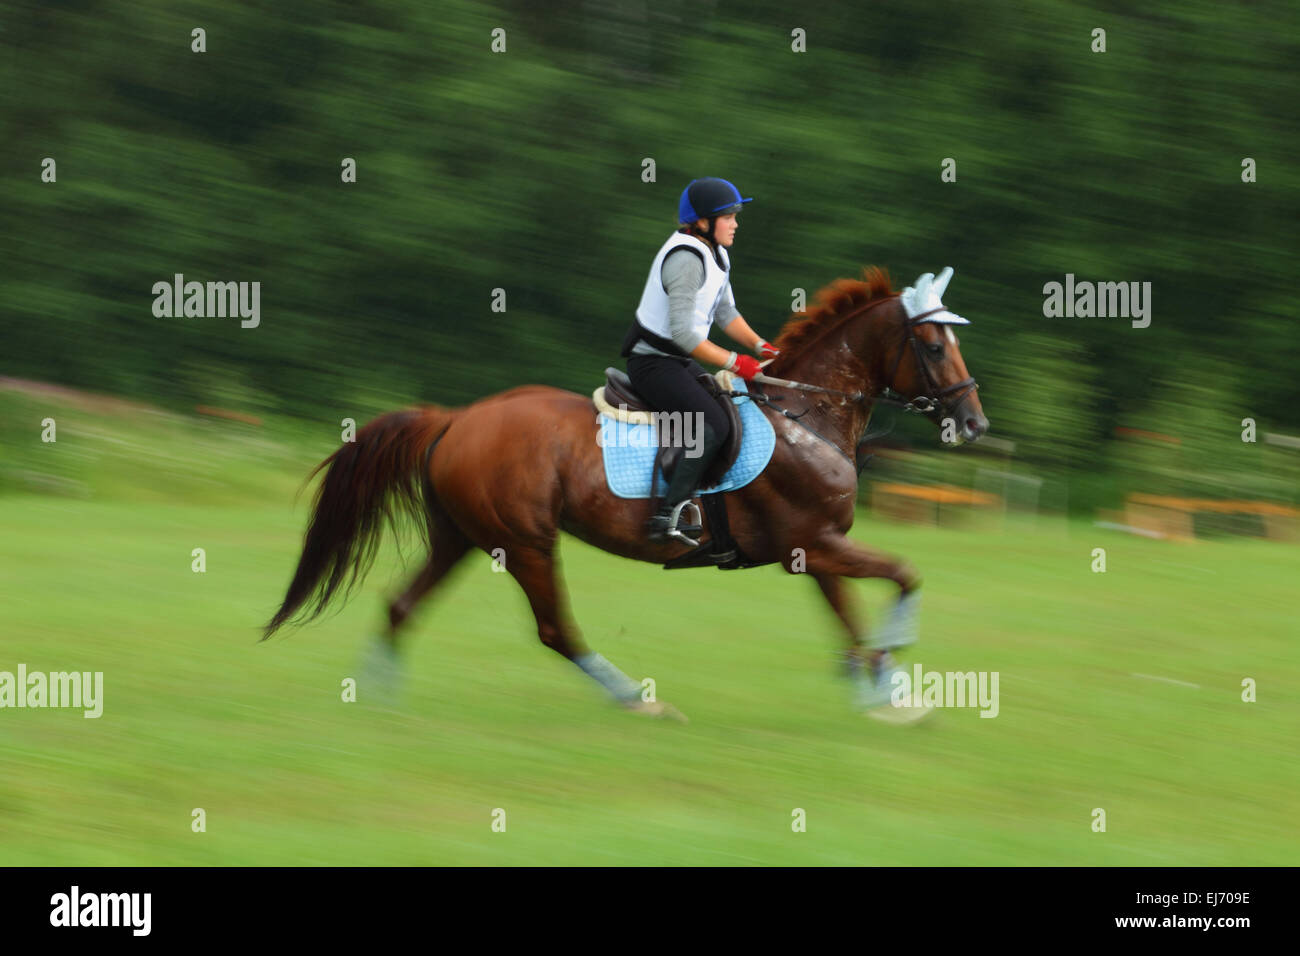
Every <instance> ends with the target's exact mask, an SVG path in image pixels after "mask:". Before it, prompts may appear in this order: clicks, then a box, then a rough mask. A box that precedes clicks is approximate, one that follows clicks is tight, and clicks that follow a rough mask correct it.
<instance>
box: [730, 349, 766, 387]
mask: <svg viewBox="0 0 1300 956" xmlns="http://www.w3.org/2000/svg"><path fill="white" fill-rule="evenodd" d="M731 371H733V372H735V373H736V374H737V375H739V376H740V377H741V378H743V379H744V380H745V381H746V382H748V381H749V380H750V379H751V378H753V377H754V376H755V375H757V374H758V373H759V372H761V371H763V369H762V368H761V367H760V366H759V364H758V359H756V358H754V357H753V356H750V355H737V356H736V360H735V361H734V362H732V363H731Z"/></svg>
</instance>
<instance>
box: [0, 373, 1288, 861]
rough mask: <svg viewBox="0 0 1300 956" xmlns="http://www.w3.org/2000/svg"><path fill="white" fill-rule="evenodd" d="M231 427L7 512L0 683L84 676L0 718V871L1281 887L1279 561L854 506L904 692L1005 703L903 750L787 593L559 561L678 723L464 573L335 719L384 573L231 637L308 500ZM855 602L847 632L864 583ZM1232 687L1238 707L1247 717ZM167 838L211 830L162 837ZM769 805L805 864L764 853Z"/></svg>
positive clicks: (507, 591) (282, 563) (1283, 786)
mask: <svg viewBox="0 0 1300 956" xmlns="http://www.w3.org/2000/svg"><path fill="white" fill-rule="evenodd" d="M11 400H12V399H11ZM57 414H58V415H59V416H60V432H59V443H58V444H59V447H58V449H57V451H58V453H59V454H60V455H66V454H68V453H70V452H71V451H73V450H74V447H78V443H80V445H79V447H80V448H81V450H82V451H83V452H84V453H86V454H90V453H91V452H90V451H88V450H87V449H88V448H89V447H90V442H91V437H90V436H91V435H92V434H93V433H94V432H95V427H96V426H95V425H94V420H93V419H92V418H91V417H90V415H89V413H87V412H85V411H77V410H74V409H71V408H64V409H62V410H60V411H58V413H57ZM11 420H12V419H11ZM117 421H118V424H116V425H105V424H103V421H100V425H99V426H98V427H101V428H103V429H106V430H107V431H108V432H109V433H111V436H110V437H118V438H120V439H121V440H122V441H124V442H131V443H134V444H136V445H139V446H143V445H148V444H149V443H150V442H151V441H152V442H154V443H155V445H154V446H153V448H152V452H154V453H157V454H159V455H161V454H163V453H164V445H165V446H166V447H169V448H171V450H172V453H173V454H178V455H179V453H180V452H181V451H185V450H186V449H185V447H184V446H183V445H179V446H178V445H177V444H175V443H177V442H184V441H187V440H189V439H188V438H186V437H185V436H184V429H185V428H186V427H189V428H193V427H198V426H195V425H194V424H193V423H190V424H189V425H188V426H185V425H183V423H175V422H174V423H173V424H174V425H175V427H176V428H179V429H181V430H180V431H176V432H171V431H167V430H166V429H162V430H161V431H160V429H159V426H158V425H157V423H156V422H138V421H134V420H132V419H127V418H123V417H122V416H120V415H119V416H118V419H117ZM65 426H66V427H65ZM224 427H225V431H222V430H221V429H215V430H214V431H213V433H212V435H211V436H210V438H211V440H212V441H213V442H216V443H217V444H218V445H220V446H221V447H224V448H226V449H227V450H228V451H230V454H228V455H226V456H225V457H224V458H220V459H217V458H214V459H213V465H212V468H211V469H210V471H209V472H208V473H207V475H206V476H204V477H206V478H207V479H208V480H210V482H211V485H210V488H209V491H210V494H208V495H204V494H201V493H199V491H197V490H196V488H197V486H190V485H187V484H186V480H187V479H185V478H184V477H183V476H182V477H176V478H175V479H174V481H173V483H172V484H170V485H169V482H168V476H169V472H167V471H166V469H165V468H164V467H162V466H161V465H159V466H158V470H157V471H156V473H155V475H154V480H153V481H152V482H151V483H150V486H151V487H152V488H153V489H155V490H153V491H145V490H143V489H138V490H137V491H136V492H132V491H131V490H130V482H126V481H110V480H106V481H105V482H104V483H103V485H104V486H105V487H112V488H113V489H114V490H113V493H112V494H106V493H100V491H99V489H100V487H101V484H100V482H99V481H98V480H97V478H96V476H95V475H94V474H89V475H87V477H86V479H85V481H86V485H85V487H84V489H83V492H84V493H82V494H80V495H73V494H69V495H65V496H62V497H60V496H54V495H50V494H34V493H31V492H30V491H14V490H12V487H11V492H10V493H9V494H7V495H5V496H3V497H0V529H2V530H3V539H4V547H3V548H0V580H2V581H3V582H4V584H5V588H4V590H5V598H4V601H3V604H2V605H0V638H2V639H0V670H10V671H12V670H14V669H15V668H16V666H17V664H18V663H19V662H23V663H26V664H27V666H28V668H29V670H65V669H78V670H92V671H95V670H102V671H103V672H104V681H105V692H104V697H105V700H104V715H103V717H101V718H100V719H98V720H88V719H85V718H83V717H82V715H81V712H80V711H72V710H28V709H24V710H4V711H0V865H32V864H37V865H39V864H67V865H81V864H103V865H110V864H163V865H237V864H254V865H258V864H309V865H310V864H440V863H457V864H542V863H557V864H679V863H680V864H701V863H702V864H724V865H725V864H753V863H762V864H840V865H856V864H903V865H908V864H959V865H960V864H1107V865H1110V864H1114V865H1153V864H1171V865H1191V864H1197V865H1229V864H1232V865H1257V864H1272V865H1284V864H1291V863H1293V862H1294V860H1295V856H1296V851H1297V844H1298V841H1297V838H1296V832H1295V827H1294V822H1295V819H1296V811H1297V809H1298V802H1297V800H1296V797H1295V795H1294V784H1295V770H1294V768H1295V762H1294V728H1295V727H1296V726H1297V717H1300V714H1298V713H1297V711H1298V710H1300V707H1298V706H1297V704H1296V700H1295V694H1294V688H1295V686H1296V682H1297V677H1298V676H1300V674H1298V673H1297V671H1298V668H1297V666H1296V653H1295V649H1294V638H1295V624H1294V621H1295V617H1294V609H1293V607H1292V606H1291V605H1290V604H1288V603H1287V600H1286V599H1285V597H1284V595H1286V594H1288V593H1290V592H1291V590H1292V585H1293V584H1294V581H1295V580H1296V578H1297V572H1298V571H1300V552H1297V551H1296V550H1295V548H1294V547H1290V546H1286V545H1279V544H1274V543H1268V542H1258V541H1227V542H1212V543H1210V542H1198V543H1196V544H1191V545H1172V544H1168V543H1162V542H1153V541H1147V540H1142V539H1137V538H1131V537H1126V536H1122V535H1117V534H1114V533H1110V532H1102V531H1099V530H1096V529H1093V528H1091V527H1089V526H1087V525H1086V524H1073V525H1069V526H1065V525H1048V526H1046V527H1039V528H1038V529H1025V530H1022V531H1018V532H1016V533H1008V534H988V533H978V532H972V531H967V532H955V531H950V530H935V529H926V528H918V527H911V526H901V525H895V524H888V523H884V522H881V521H878V520H876V519H873V518H872V517H871V516H870V515H869V514H865V513H864V514H863V515H862V516H861V517H860V519H859V522H858V525H857V527H856V528H855V529H854V532H853V534H854V536H855V537H856V538H857V539H859V540H861V541H864V542H868V543H871V544H873V545H876V546H880V547H883V548H886V549H888V550H890V551H893V552H895V553H899V554H903V555H906V556H908V557H909V558H910V559H912V560H913V561H914V562H915V563H916V564H917V565H918V566H919V567H920V568H921V569H922V571H923V573H925V575H926V589H925V593H926V598H925V606H924V610H923V615H922V642H921V644H920V645H919V646H918V647H917V648H916V649H915V650H914V651H913V652H912V653H911V654H910V655H909V656H908V658H907V661H908V662H910V661H914V660H915V661H920V662H921V663H922V664H923V665H924V666H925V667H926V669H927V670H928V669H940V670H962V671H966V670H997V671H999V672H1000V674H1001V687H1000V690H1001V713H1000V716H998V717H997V718H996V719H993V720H989V719H981V718H979V716H978V711H976V710H973V709H972V710H950V711H941V712H940V713H939V714H938V715H936V717H935V718H934V719H933V720H932V721H930V722H929V723H927V724H924V725H921V726H918V727H914V728H896V727H889V726H884V725H880V724H877V723H875V722H873V721H868V720H865V719H864V718H862V717H860V716H857V715H855V714H854V713H853V712H852V711H851V710H850V709H849V707H848V687H847V686H846V685H845V684H844V682H843V681H842V680H841V679H839V678H838V677H837V676H836V672H835V668H834V666H833V659H834V657H835V654H836V651H837V650H838V648H839V646H840V639H839V636H838V631H837V628H836V625H835V624H834V622H833V620H832V618H831V616H830V614H829V612H828V611H827V610H826V609H825V608H824V606H823V604H822V601H821V598H820V595H819V594H818V592H817V589H816V587H815V586H814V585H813V584H812V582H811V581H804V580H798V579H793V578H790V577H789V576H787V575H785V574H784V573H783V572H781V571H780V570H777V569H772V568H762V569H757V570H752V571H748V572H744V573H739V574H725V573H719V572H714V571H695V572H690V573H675V574H668V573H665V572H662V571H660V570H658V569H657V568H655V567H652V566H649V565H639V564H635V563H632V562H627V561H623V560H621V559H617V558H613V557H610V556H607V555H604V554H601V553H599V552H596V551H594V550H593V549H591V548H588V547H586V546H585V545H582V544H581V543H579V542H577V541H574V540H572V539H565V540H564V542H563V544H562V554H563V560H564V569H565V573H566V575H567V578H568V581H569V585H570V591H571V596H572V600H573V605H574V612H575V615H576V617H577V619H578V621H579V623H580V624H581V626H582V628H583V631H584V633H585V635H586V637H587V639H588V640H589V642H590V643H591V644H592V646H593V647H594V648H595V649H597V650H599V651H601V652H603V653H604V654H605V655H606V656H607V657H609V658H610V659H611V660H613V661H614V662H616V663H618V664H619V665H620V666H621V667H622V668H623V669H624V670H626V671H627V672H628V673H629V674H631V675H633V676H634V677H638V678H639V677H647V676H648V677H653V678H655V680H656V682H657V685H658V692H659V696H660V697H661V698H663V699H666V700H669V701H672V702H673V703H674V704H676V705H677V706H678V707H680V708H681V709H682V710H683V711H684V712H686V713H687V714H688V715H689V716H690V718H691V721H692V722H691V723H690V724H689V725H687V726H681V725H677V724H661V723H657V722H653V721H648V720H645V719H641V718H637V717H634V716H631V715H627V714H624V713H622V712H620V711H619V710H617V709H616V708H614V707H613V706H611V705H609V704H608V703H606V702H605V701H604V700H603V699H602V697H601V696H600V694H599V693H598V692H597V691H596V690H595V689H594V686H592V685H591V684H590V682H589V681H587V680H586V679H585V678H583V677H582V676H581V675H580V674H579V673H578V672H577V670H576V669H575V668H573V667H572V666H571V665H569V664H566V663H565V662H564V661H562V660H560V659H559V658H558V657H557V656H556V655H554V654H553V653H552V652H550V651H548V650H546V649H544V648H543V647H542V646H541V645H540V644H539V643H538V642H537V640H536V637H535V633H534V630H533V623H532V618H531V616H530V614H529V613H528V610H527V606H526V603H525V601H524V599H523V596H522V593H521V592H520V591H519V590H518V588H517V586H516V585H515V584H514V581H513V579H512V578H511V577H510V576H509V575H506V574H494V573H492V571H491V569H490V565H491V561H490V559H489V558H488V557H487V556H486V555H482V554H476V555H473V556H471V557H470V558H469V559H468V561H467V562H466V564H465V567H464V568H463V570H462V571H461V572H460V574H459V576H458V577H456V578H455V579H454V580H453V581H452V583H451V584H450V586H449V587H448V589H447V590H445V591H444V592H443V593H442V594H441V595H439V596H438V597H437V598H435V600H434V601H432V602H431V603H430V604H428V605H426V606H425V607H424V608H423V609H422V611H421V612H420V613H419V614H418V615H417V617H416V618H415V619H414V621H413V622H412V625H411V628H410V631H409V636H410V643H409V654H408V656H407V665H408V666H407V671H406V684H405V687H404V690H403V692H402V694H401V699H400V701H399V702H398V703H396V704H395V705H390V702H386V701H384V700H381V699H376V695H375V693H373V690H372V688H370V687H369V686H368V685H366V684H365V683H363V684H362V685H361V688H360V698H361V699H360V701H359V702H358V703H355V704H345V703H343V702H342V701H341V699H340V693H341V689H340V684H341V681H342V680H343V679H344V678H345V677H349V676H352V677H360V676H361V666H360V661H361V658H362V653H363V650H364V646H365V644H364V641H363V638H365V637H366V635H367V634H369V633H372V632H373V631H374V630H375V628H376V626H377V625H378V623H379V622H380V620H381V618H382V608H383V604H382V601H381V598H382V596H383V595H384V594H386V593H390V592H391V590H392V589H393V588H394V587H396V586H398V585H399V584H400V583H401V581H402V579H403V575H402V574H400V573H399V572H398V566H397V562H396V558H395V555H394V553H393V551H392V549H391V548H389V549H388V550H386V551H385V553H384V555H383V557H382V558H381V561H380V564H379V565H378V566H377V567H376V570H375V572H374V573H373V574H372V576H371V578H370V579H369V580H368V581H367V584H366V587H365V588H364V591H363V593H361V594H360V595H359V597H358V598H357V599H356V600H355V601H354V602H353V603H351V604H350V605H348V606H347V608H346V609H345V610H344V611H342V612H341V613H340V614H338V615H337V616H333V617H330V618H328V619H325V620H323V621H321V622H318V623H317V624H315V625H313V626H311V627H309V628H308V629H306V630H302V631H297V632H292V633H290V634H289V636H288V637H287V638H286V639H276V640H275V641H272V642H270V643H266V644H258V643H257V640H256V639H257V627H258V625H260V624H261V623H262V622H264V621H265V619H266V618H267V616H268V615H269V614H270V612H271V610H272V609H273V606H274V605H275V603H276V602H277V601H278V599H279V598H280V596H281V593H282V589H283V586H284V585H285V584H286V582H287V580H288V576H289V574H290V572H291V570H292V567H293V563H294V561H295V560H296V558H297V553H298V546H299V543H300V536H301V532H302V529H303V525H304V522H305V517H306V503H307V498H306V497H305V496H304V497H303V499H301V500H299V501H298V502H297V504H296V505H295V504H294V503H293V500H292V492H293V490H294V488H295V486H296V485H297V483H298V482H299V481H300V480H301V477H302V475H304V474H305V473H306V470H307V468H308V467H309V466H310V465H311V464H314V461H315V459H314V458H313V457H312V455H313V454H314V451H312V452H311V453H308V452H306V451H305V450H304V448H303V446H301V445H294V444H292V443H283V444H276V443H274V442H269V445H271V446H273V447H269V448H268V447H262V446H261V445H257V446H248V447H252V448H256V449H257V450H256V452H255V453H250V454H249V455H246V456H243V457H240V456H239V455H237V454H235V452H234V451H231V449H233V448H235V447H237V446H238V445H239V444H240V442H241V441H242V440H243V439H241V438H238V437H231V436H239V435H242V434H244V433H243V432H240V431H239V428H238V427H237V426H234V425H228V426H224ZM159 435H163V436H166V442H164V443H162V444H158V443H159V442H160V441H161V440H160V439H159V437H158V436H159ZM78 436H80V438H79V437H78ZM223 436H224V437H223ZM65 442H66V443H67V444H64V443H65ZM322 445H323V447H326V448H327V446H328V442H325V441H323V442H322ZM24 448H25V449H26V450H25V451H23V452H22V453H21V454H23V455H28V454H35V453H37V452H39V453H45V452H53V451H55V447H54V446H45V447H43V448H40V449H38V450H36V451H33V450H32V447H31V445H30V442H28V443H26V444H25V445H24ZM5 451H6V454H9V453H10V452H15V454H17V452H16V449H15V447H14V446H13V445H12V444H8V443H7V444H6V449H5ZM138 453H139V449H138V448H137V453H136V454H133V455H131V456H126V457H129V458H130V459H131V460H136V461H138V460H139V454H138ZM277 456H280V457H277ZM10 457H14V456H12V455H11V456H10ZM180 457H189V456H188V454H187V455H182V456H180ZM281 458H282V459H283V461H281ZM123 461H125V458H124V459H123ZM282 465H283V467H281V466H282ZM119 466H121V467H126V466H125V465H124V464H122V462H118V461H115V460H113V459H111V458H106V459H100V460H98V462H97V468H98V470H99V472H100V473H102V474H108V475H110V476H111V475H113V474H115V473H116V472H117V469H118V467H119ZM132 467H134V466H132ZM25 470H26V471H28V472H30V471H31V468H26V469H25ZM11 477H12V476H11ZM259 477H260V478H261V479H264V482H265V484H266V486H267V490H266V492H265V493H264V494H253V493H251V492H249V491H248V490H247V487H246V486H247V485H249V484H256V482H255V481H254V478H259ZM169 487H171V488H172V489H173V491H175V492H176V493H175V494H174V495H173V496H172V497H170V498H169V497H168V495H167V489H168V488H169ZM159 489H161V490H159ZM232 489H234V490H232ZM240 489H242V490H240ZM196 547H202V548H204V549H206V555H207V571H206V573H204V574H196V573H193V572H192V571H191V570H190V562H191V557H190V553H191V550H192V549H193V548H196ZM1094 547H1104V548H1106V549H1107V559H1108V571H1107V573H1105V574H1094V573H1092V572H1091V570H1090V564H1091V561H1092V558H1091V550H1092V549H1093V548H1094ZM412 560H413V561H414V560H415V558H414V557H413V558H412ZM413 571H414V568H413V567H409V568H408V569H407V572H406V573H408V574H409V573H413ZM1288 582H1291V584H1288ZM854 589H855V591H856V593H857V594H858V595H860V596H861V597H862V598H864V599H865V602H866V603H867V604H868V606H869V607H870V608H871V610H872V613H873V617H874V618H877V619H878V617H879V614H878V612H879V610H880V609H881V607H882V606H883V602H884V601H885V599H886V598H887V596H888V591H887V589H886V588H885V586H884V585H882V584H879V583H861V584H856V585H854ZM1134 674H1142V675H1150V676H1155V677H1165V678H1169V679H1173V680H1178V681H1183V682H1187V683H1190V684H1195V685H1198V686H1196V687H1189V686H1182V685H1178V684H1169V683H1162V682H1159V681H1155V680H1151V679H1149V678H1148V677H1137V676H1133V675H1134ZM1244 677H1252V678H1254V679H1255V680H1256V681H1257V682H1258V688H1259V691H1258V692H1259V700H1258V702H1257V703H1253V704H1247V703H1243V702H1242V701H1241V700H1240V693H1241V688H1240V684H1241V680H1242V678H1244ZM196 807H201V808H203V809H204V810H205V811H206V814H207V831H206V832H205V833H194V832H191V828H190V822H191V810H192V809H193V808H196ZM796 807H800V808H803V809H804V810H805V811H806V812H807V819H808V829H807V832H806V833H793V832H791V826H790V821H791V811H792V810H793V809H794V808H796ZM1095 807H1101V808H1104V809H1105V810H1106V813H1107V824H1108V827H1107V832H1106V833H1094V832H1093V831H1092V829H1091V826H1090V824H1091V819H1092V818H1091V812H1092V810H1093V808H1095ZM494 808H502V809H504V810H505V811H506V815H507V817H506V819H507V830H506V832H505V833H494V832H492V830H491V827H490V824H491V819H492V817H491V814H492V811H493V810H494Z"/></svg>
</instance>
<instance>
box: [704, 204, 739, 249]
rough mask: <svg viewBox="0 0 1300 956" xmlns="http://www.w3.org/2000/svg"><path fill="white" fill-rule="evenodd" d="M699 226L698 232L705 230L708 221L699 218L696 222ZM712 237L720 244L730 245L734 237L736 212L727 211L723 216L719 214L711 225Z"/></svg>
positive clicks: (707, 226)
mask: <svg viewBox="0 0 1300 956" xmlns="http://www.w3.org/2000/svg"><path fill="white" fill-rule="evenodd" d="M696 225H697V226H699V227H700V232H705V231H707V230H708V228H709V221H708V220H707V219H701V220H699V221H698V222H697V223H696ZM713 238H714V239H715V240H717V243H718V245H720V246H730V245H731V243H732V242H733V241H734V240H735V238H736V214H735V213H734V212H729V213H727V214H726V215H725V216H719V217H718V218H717V221H716V222H715V223H714V225H713Z"/></svg>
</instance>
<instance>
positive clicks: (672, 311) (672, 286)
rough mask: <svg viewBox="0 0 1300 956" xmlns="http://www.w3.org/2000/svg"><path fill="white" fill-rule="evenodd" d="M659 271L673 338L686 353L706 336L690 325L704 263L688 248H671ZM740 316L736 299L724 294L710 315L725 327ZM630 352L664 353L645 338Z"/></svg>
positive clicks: (692, 320)
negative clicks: (661, 276) (665, 291)
mask: <svg viewBox="0 0 1300 956" xmlns="http://www.w3.org/2000/svg"><path fill="white" fill-rule="evenodd" d="M662 274H663V282H664V288H665V289H666V290H667V291H668V327H669V330H670V332H671V335H672V340H673V342H674V343H675V344H676V346H677V347H678V348H679V349H681V350H682V351H683V352H685V353H686V354H687V355H689V354H690V353H691V352H692V350H694V349H695V347H696V346H697V345H699V344H700V343H701V342H703V341H704V339H705V336H702V335H700V334H699V333H697V332H695V331H694V330H693V329H692V328H691V326H692V324H693V322H694V318H695V294H696V293H697V292H699V291H700V287H701V286H702V285H704V263H702V262H700V257H699V256H697V255H694V254H692V253H691V250H689V249H674V250H673V251H672V252H670V253H669V254H668V255H667V256H665V257H664V262H663V268H662ZM739 315H740V313H739V312H737V311H736V305H735V302H734V301H733V300H732V298H731V296H730V295H727V296H725V297H724V298H723V300H722V301H721V302H719V303H718V307H717V309H716V310H715V311H714V315H713V318H714V321H716V322H717V323H718V324H719V325H723V326H725V325H727V323H729V322H730V321H731V320H732V319H734V318H736V317H737V316H739ZM632 353H633V354H634V355H663V354H664V353H663V352H661V351H660V350H659V349H657V348H655V347H654V346H653V345H650V344H649V343H648V342H646V341H644V340H642V341H640V342H638V343H637V344H636V346H635V347H634V348H633V349H632Z"/></svg>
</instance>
